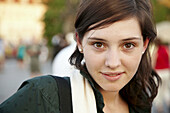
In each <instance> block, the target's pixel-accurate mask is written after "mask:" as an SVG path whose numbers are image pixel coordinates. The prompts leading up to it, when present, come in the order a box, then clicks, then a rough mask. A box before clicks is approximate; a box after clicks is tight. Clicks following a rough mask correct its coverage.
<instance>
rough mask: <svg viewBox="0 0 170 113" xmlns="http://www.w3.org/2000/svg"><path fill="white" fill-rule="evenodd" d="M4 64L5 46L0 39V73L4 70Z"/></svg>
mask: <svg viewBox="0 0 170 113" xmlns="http://www.w3.org/2000/svg"><path fill="white" fill-rule="evenodd" d="M4 62H5V44H4V41H3V39H2V38H1V37H0V71H2V70H3V68H4Z"/></svg>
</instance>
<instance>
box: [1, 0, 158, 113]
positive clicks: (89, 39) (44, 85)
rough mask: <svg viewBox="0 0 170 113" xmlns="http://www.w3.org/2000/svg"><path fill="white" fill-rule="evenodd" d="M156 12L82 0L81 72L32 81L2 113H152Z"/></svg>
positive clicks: (74, 60)
mask: <svg viewBox="0 0 170 113" xmlns="http://www.w3.org/2000/svg"><path fill="white" fill-rule="evenodd" d="M151 11H152V7H151V3H150V1H149V0H83V1H82V2H81V4H80V7H79V9H78V13H77V17H76V20H75V31H76V32H75V36H76V37H75V38H76V42H77V46H76V50H75V51H74V53H73V54H72V55H71V57H70V63H71V64H72V65H74V66H75V67H76V68H77V69H78V71H76V72H75V73H73V74H72V75H71V76H70V78H69V77H60V78H59V77H56V76H41V77H36V78H33V79H31V80H27V81H26V82H24V83H23V84H22V85H21V87H20V89H19V90H18V92H17V93H15V94H14V95H13V96H12V97H10V98H9V99H8V100H6V101H5V102H3V103H2V104H1V105H0V112H2V113H5V112H8V113H17V112H22V113H34V112H36V113H38V112H39V113H62V112H63V113H72V112H73V113H151V107H152V102H153V100H154V98H155V97H156V95H157V89H158V86H159V82H160V78H159V75H157V73H156V72H155V71H154V70H153V69H152V66H151V59H150V56H149V54H150V51H149V49H148V46H150V43H149V41H150V42H152V41H153V40H154V39H155V38H156V32H155V29H154V25H153V22H152V12H151ZM82 61H83V62H82ZM69 97H70V98H69ZM9 108H10V109H9Z"/></svg>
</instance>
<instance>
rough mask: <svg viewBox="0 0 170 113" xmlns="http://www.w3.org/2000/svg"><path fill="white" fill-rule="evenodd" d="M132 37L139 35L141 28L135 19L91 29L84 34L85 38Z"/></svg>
mask: <svg viewBox="0 0 170 113" xmlns="http://www.w3.org/2000/svg"><path fill="white" fill-rule="evenodd" d="M132 35H141V28H140V25H139V22H138V20H137V19H136V18H128V19H124V20H121V21H117V22H114V23H112V24H110V25H107V26H102V27H100V28H97V29H93V30H91V31H89V32H87V33H86V34H85V37H91V36H97V37H98V36H99V37H105V36H108V37H112V36H118V37H121V36H122V37H125V36H127V37H131V36H132Z"/></svg>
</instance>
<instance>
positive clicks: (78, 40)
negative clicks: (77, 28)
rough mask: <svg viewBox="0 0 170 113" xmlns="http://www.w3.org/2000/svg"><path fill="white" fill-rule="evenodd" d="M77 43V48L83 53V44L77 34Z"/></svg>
mask: <svg viewBox="0 0 170 113" xmlns="http://www.w3.org/2000/svg"><path fill="white" fill-rule="evenodd" d="M76 42H77V47H78V49H79V51H80V52H81V53H82V51H83V49H82V43H81V41H80V37H79V36H78V33H77V32H76Z"/></svg>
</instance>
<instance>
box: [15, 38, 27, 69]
mask: <svg viewBox="0 0 170 113" xmlns="http://www.w3.org/2000/svg"><path fill="white" fill-rule="evenodd" d="M25 55H26V45H25V43H24V42H23V40H20V43H19V46H18V50H17V60H18V64H19V67H20V68H23V67H24V58H25Z"/></svg>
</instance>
